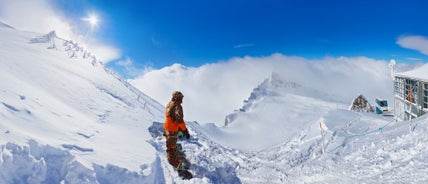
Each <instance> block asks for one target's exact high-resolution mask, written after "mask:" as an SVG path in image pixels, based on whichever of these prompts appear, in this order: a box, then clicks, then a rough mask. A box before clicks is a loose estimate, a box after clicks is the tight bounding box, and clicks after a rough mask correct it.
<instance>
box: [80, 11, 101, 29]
mask: <svg viewBox="0 0 428 184" xmlns="http://www.w3.org/2000/svg"><path fill="white" fill-rule="evenodd" d="M82 20H83V21H85V22H88V23H89V25H90V26H91V28H92V29H93V28H94V27H96V26H97V25H98V24H99V21H100V20H99V19H98V15H96V14H94V13H91V14H89V15H88V16H87V17H85V18H82Z"/></svg>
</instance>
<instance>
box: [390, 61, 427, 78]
mask: <svg viewBox="0 0 428 184" xmlns="http://www.w3.org/2000/svg"><path fill="white" fill-rule="evenodd" d="M395 76H398V77H407V78H412V79H417V80H422V81H428V64H424V65H422V66H421V67H419V68H417V69H414V70H411V71H407V72H402V73H396V74H395Z"/></svg>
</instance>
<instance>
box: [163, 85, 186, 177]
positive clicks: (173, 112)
mask: <svg viewBox="0 0 428 184" xmlns="http://www.w3.org/2000/svg"><path fill="white" fill-rule="evenodd" d="M183 97H184V96H183V94H182V93H181V92H179V91H175V92H174V93H173V94H172V99H171V101H170V102H169V103H168V105H167V106H166V112H165V116H166V119H165V124H164V127H163V128H164V135H165V137H166V152H167V158H168V162H169V163H170V164H171V165H172V166H173V167H174V169H175V170H177V171H181V170H187V169H186V168H188V167H187V166H186V165H185V163H182V162H180V159H179V157H178V154H177V149H176V146H177V139H178V135H179V134H182V135H184V136H185V137H186V138H187V139H189V138H190V134H189V131H188V130H187V128H186V124H185V122H184V120H183V108H182V106H181V103H182V101H183Z"/></svg>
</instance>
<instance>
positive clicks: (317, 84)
mask: <svg viewBox="0 0 428 184" xmlns="http://www.w3.org/2000/svg"><path fill="white" fill-rule="evenodd" d="M271 72H276V73H279V74H281V75H282V76H283V77H284V78H285V79H287V80H288V81H293V82H297V83H299V84H301V85H304V86H311V87H313V88H315V89H319V90H321V91H324V92H328V93H330V94H332V95H334V96H336V97H337V99H338V100H341V101H344V102H348V101H349V103H350V102H351V101H352V100H353V98H355V97H356V96H357V95H358V94H364V95H365V96H366V97H368V98H371V99H374V98H375V97H377V96H380V97H384V98H390V97H392V81H391V77H390V70H389V68H388V62H387V61H383V60H382V61H379V60H374V59H370V58H366V57H355V58H347V57H340V58H325V59H323V60H316V61H314V60H307V59H305V58H301V57H289V56H284V55H282V54H273V55H271V56H267V57H244V58H232V59H230V60H228V61H222V62H218V63H214V64H207V65H203V66H201V67H197V68H194V67H185V66H182V65H180V64H174V65H172V66H170V67H165V68H162V69H160V70H152V71H150V72H148V73H146V74H145V75H142V76H140V77H138V78H136V79H134V80H130V82H131V83H132V84H134V85H135V86H137V87H138V88H140V89H141V90H142V91H143V92H144V93H146V94H147V95H149V96H151V97H153V98H154V99H156V100H158V101H159V102H160V103H162V104H166V103H167V102H168V101H169V100H170V98H171V93H172V92H173V91H175V90H180V91H182V92H183V93H184V96H185V97H184V101H183V106H184V111H185V116H186V118H185V119H186V120H197V121H199V122H203V123H207V122H214V123H216V124H217V125H220V126H222V125H223V123H224V117H225V116H226V115H227V114H229V113H231V112H233V111H234V110H235V109H239V108H240V107H241V106H242V105H243V100H245V99H247V98H248V97H249V95H250V93H251V91H252V90H253V88H255V87H257V86H258V85H259V84H260V83H261V82H262V81H263V80H264V79H265V78H266V77H268V76H269V75H270V74H271ZM385 89H386V90H385ZM388 89H390V90H388ZM284 105H286V104H284Z"/></svg>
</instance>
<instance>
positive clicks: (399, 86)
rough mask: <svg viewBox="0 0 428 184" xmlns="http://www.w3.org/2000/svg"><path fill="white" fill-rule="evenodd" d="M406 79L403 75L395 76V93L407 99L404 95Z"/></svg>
mask: <svg viewBox="0 0 428 184" xmlns="http://www.w3.org/2000/svg"><path fill="white" fill-rule="evenodd" d="M404 81H405V80H404V79H403V78H401V77H395V79H394V94H395V95H397V96H398V97H401V98H403V99H405V96H404Z"/></svg>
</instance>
